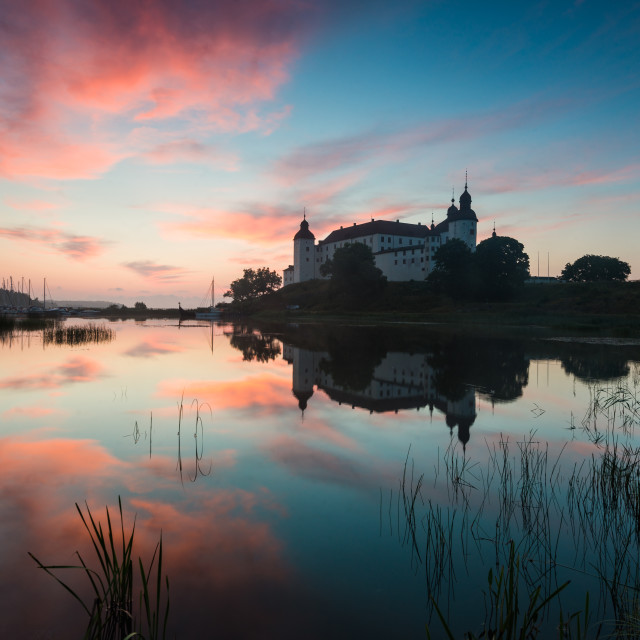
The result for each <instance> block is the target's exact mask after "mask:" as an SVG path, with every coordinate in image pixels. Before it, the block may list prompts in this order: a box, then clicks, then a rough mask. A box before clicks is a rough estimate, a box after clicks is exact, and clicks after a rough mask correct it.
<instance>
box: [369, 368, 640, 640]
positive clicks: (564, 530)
mask: <svg viewBox="0 0 640 640" xmlns="http://www.w3.org/2000/svg"><path fill="white" fill-rule="evenodd" d="M639 373H640V371H639V370H638V367H637V365H636V368H635V375H634V376H633V379H632V382H631V384H628V383H626V382H617V383H614V384H611V385H605V386H603V385H598V384H593V385H591V388H590V398H591V399H590V403H589V406H588V407H587V410H586V412H585V415H584V417H583V419H582V421H581V423H580V425H575V424H574V425H572V427H571V428H574V429H581V430H582V431H583V432H584V433H585V434H586V435H587V436H588V438H589V440H590V441H591V443H592V445H593V446H592V451H591V454H590V455H589V456H587V457H584V459H582V460H581V461H576V460H574V461H573V462H570V461H568V460H566V459H565V458H566V457H567V454H566V451H565V449H566V448H567V445H566V444H565V445H564V446H563V447H561V449H560V450H559V452H555V453H552V451H551V448H550V445H549V443H547V442H544V441H542V440H540V439H538V438H537V437H536V434H535V432H531V433H529V434H528V435H526V436H524V437H523V438H522V439H521V440H517V441H513V440H511V439H510V438H508V437H502V436H501V437H500V438H499V439H498V440H497V441H493V442H489V441H487V443H486V444H487V447H488V454H489V455H488V458H487V462H486V463H485V464H480V463H479V462H474V461H473V459H471V458H470V457H468V456H467V455H466V454H465V452H464V451H460V449H459V447H457V446H456V445H454V444H452V446H451V447H450V448H449V449H447V450H446V451H445V452H444V454H443V455H442V456H441V463H442V466H438V468H436V469H435V473H434V476H433V477H434V480H433V486H431V487H429V488H425V482H424V479H425V476H424V474H423V473H420V474H418V473H417V472H416V470H415V466H414V463H413V461H412V460H410V457H409V455H407V460H406V462H405V466H404V471H403V474H402V478H401V480H400V481H399V489H398V491H396V501H395V511H396V514H395V515H396V518H397V523H396V532H397V535H398V538H399V540H400V542H401V544H402V545H403V546H405V547H406V548H407V549H409V552H410V557H411V563H412V565H413V566H414V568H415V569H416V571H417V570H418V569H420V570H421V571H422V572H423V573H424V577H425V586H426V593H425V600H426V604H427V609H428V619H429V621H428V624H427V628H428V630H430V631H431V632H433V633H435V634H436V635H434V637H440V636H439V635H438V634H439V633H441V632H443V630H444V633H446V634H447V637H449V638H453V637H462V634H463V633H464V637H466V638H534V637H538V636H539V637H551V634H552V633H553V634H554V635H555V637H559V638H576V637H578V638H595V637H599V636H600V634H601V633H602V636H603V637H605V636H606V637H616V638H630V637H633V638H636V637H638V635H639V634H640V622H639V611H640V448H639V447H638V446H637V444H635V442H634V435H635V431H636V429H637V428H638V426H639V425H640V397H639V395H638V382H639V381H638V374H639ZM392 495H393V492H390V498H389V501H388V511H389V528H390V530H391V529H392V523H391V520H392V511H393V510H394V509H393V501H392V499H391V497H392ZM435 495H444V496H446V499H445V500H437V499H435V498H434V497H432V496H435ZM381 500H382V497H381ZM382 515H383V514H382V511H381V517H382ZM482 574H484V575H487V581H486V582H485V583H484V587H483V589H482V592H483V594H484V596H483V599H482V600H480V599H477V598H476V599H475V600H474V602H473V603H470V604H469V606H473V607H474V611H473V612H465V620H466V621H467V622H464V623H463V624H464V625H468V626H465V627H464V628H460V625H459V624H457V623H456V622H455V619H456V618H455V615H454V611H455V606H454V603H455V602H456V599H457V598H456V592H457V591H460V590H461V586H460V583H461V582H464V581H468V580H470V579H474V577H475V578H477V576H478V575H482ZM462 590H463V591H464V588H463V589H462ZM458 596H460V594H459V593H458ZM458 600H459V597H458ZM590 602H591V605H590V604H589V603H590ZM576 603H582V606H580V607H579V608H578V605H577V604H576ZM567 607H569V611H568V612H567ZM470 619H471V620H477V623H476V624H475V625H473V626H472V625H470V624H469V622H468V620H470ZM434 630H435V631H434ZM456 634H457V635H456Z"/></svg>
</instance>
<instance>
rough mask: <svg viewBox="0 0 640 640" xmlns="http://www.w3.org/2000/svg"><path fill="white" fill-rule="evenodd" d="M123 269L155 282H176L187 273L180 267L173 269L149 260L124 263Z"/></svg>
mask: <svg viewBox="0 0 640 640" xmlns="http://www.w3.org/2000/svg"><path fill="white" fill-rule="evenodd" d="M122 266H123V267H126V268H127V269H130V270H131V271H135V272H136V273H137V274H138V275H141V276H143V277H144V278H149V279H151V280H157V281H170V280H178V279H180V278H182V277H183V276H185V275H186V274H187V273H188V271H185V270H184V269H182V268H180V267H173V266H171V265H166V264H157V263H155V262H151V260H140V261H137V262H125V263H124V264H123V265H122Z"/></svg>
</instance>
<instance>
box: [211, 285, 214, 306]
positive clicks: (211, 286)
mask: <svg viewBox="0 0 640 640" xmlns="http://www.w3.org/2000/svg"><path fill="white" fill-rule="evenodd" d="M213 281H214V278H211V310H212V311H213Z"/></svg>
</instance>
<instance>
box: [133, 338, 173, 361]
mask: <svg viewBox="0 0 640 640" xmlns="http://www.w3.org/2000/svg"><path fill="white" fill-rule="evenodd" d="M181 351H183V349H182V347H179V346H178V345H175V344H164V343H160V342H157V341H154V340H145V341H144V342H140V343H139V344H137V345H136V346H135V347H131V349H128V350H127V351H125V354H126V355H128V356H133V357H135V358H151V357H153V356H157V355H164V354H165V353H178V352H181Z"/></svg>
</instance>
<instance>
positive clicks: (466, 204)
mask: <svg viewBox="0 0 640 640" xmlns="http://www.w3.org/2000/svg"><path fill="white" fill-rule="evenodd" d="M463 209H464V210H466V209H471V194H470V193H469V192H468V191H467V185H466V184H465V185H464V192H463V193H462V195H461V196H460V210H461V211H462V210H463Z"/></svg>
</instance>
